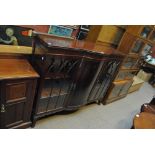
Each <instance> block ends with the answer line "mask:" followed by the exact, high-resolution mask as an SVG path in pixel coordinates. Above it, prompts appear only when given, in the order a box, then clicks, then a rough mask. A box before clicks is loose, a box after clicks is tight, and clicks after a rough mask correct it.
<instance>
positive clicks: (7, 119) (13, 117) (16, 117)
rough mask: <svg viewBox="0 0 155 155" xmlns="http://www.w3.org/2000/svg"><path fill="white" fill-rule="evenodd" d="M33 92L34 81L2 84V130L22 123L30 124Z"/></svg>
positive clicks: (5, 82)
mask: <svg viewBox="0 0 155 155" xmlns="http://www.w3.org/2000/svg"><path fill="white" fill-rule="evenodd" d="M34 90H35V81H34V80H11V81H4V82H2V93H1V98H2V102H1V110H2V107H3V113H1V114H2V117H3V120H1V122H2V124H3V125H2V128H12V127H15V126H18V125H20V124H22V123H30V116H31V111H32V104H33V97H34Z"/></svg>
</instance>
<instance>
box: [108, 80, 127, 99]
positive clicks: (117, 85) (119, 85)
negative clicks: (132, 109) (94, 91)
mask: <svg viewBox="0 0 155 155" xmlns="http://www.w3.org/2000/svg"><path fill="white" fill-rule="evenodd" d="M123 86H124V82H115V83H114V87H113V89H112V91H111V92H110V95H109V97H108V99H111V98H115V97H118V96H119V94H120V91H121V89H122V87H123Z"/></svg>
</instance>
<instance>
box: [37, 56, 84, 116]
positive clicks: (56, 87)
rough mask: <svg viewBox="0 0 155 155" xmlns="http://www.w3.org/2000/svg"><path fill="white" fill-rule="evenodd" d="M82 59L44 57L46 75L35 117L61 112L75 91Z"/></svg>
mask: <svg viewBox="0 0 155 155" xmlns="http://www.w3.org/2000/svg"><path fill="white" fill-rule="evenodd" d="M81 60H82V58H79V57H76V56H75V57H74V56H70V55H68V56H65V55H50V56H49V57H46V61H47V62H46V63H48V73H47V74H46V75H45V77H44V80H43V82H42V86H41V93H40V98H39V101H38V106H37V110H36V114H37V115H44V114H45V113H50V112H52V113H53V112H55V111H61V110H62V109H64V107H65V105H66V104H67V103H68V98H70V96H71V94H72V93H73V92H74V91H75V87H76V81H77V79H78V77H79V66H80V64H81Z"/></svg>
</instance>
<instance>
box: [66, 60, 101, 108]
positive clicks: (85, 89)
mask: <svg viewBox="0 0 155 155" xmlns="http://www.w3.org/2000/svg"><path fill="white" fill-rule="evenodd" d="M102 65H103V62H101V61H99V60H96V59H90V58H83V60H82V63H81V64H80V69H79V70H80V72H79V73H78V75H77V77H76V80H75V81H74V86H75V87H74V91H71V94H70V96H69V99H68V101H67V102H68V105H67V108H78V107H80V106H82V105H84V104H87V103H88V102H87V101H88V97H89V93H90V91H91V89H92V87H93V84H94V82H95V80H96V78H97V75H98V74H99V71H100V69H101V67H102Z"/></svg>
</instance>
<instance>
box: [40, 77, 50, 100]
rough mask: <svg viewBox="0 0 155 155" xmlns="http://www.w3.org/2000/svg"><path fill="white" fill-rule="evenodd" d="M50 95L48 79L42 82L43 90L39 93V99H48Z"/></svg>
mask: <svg viewBox="0 0 155 155" xmlns="http://www.w3.org/2000/svg"><path fill="white" fill-rule="evenodd" d="M50 93H51V84H50V79H48V80H45V82H44V85H43V89H42V92H41V98H48V97H50Z"/></svg>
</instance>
